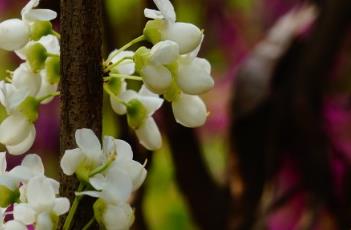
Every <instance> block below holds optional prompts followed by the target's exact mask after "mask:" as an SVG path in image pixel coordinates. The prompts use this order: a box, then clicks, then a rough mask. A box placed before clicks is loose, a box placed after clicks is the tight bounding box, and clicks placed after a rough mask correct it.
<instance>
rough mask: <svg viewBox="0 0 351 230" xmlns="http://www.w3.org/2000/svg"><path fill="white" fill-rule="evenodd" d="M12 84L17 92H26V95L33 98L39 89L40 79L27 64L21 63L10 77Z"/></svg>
mask: <svg viewBox="0 0 351 230" xmlns="http://www.w3.org/2000/svg"><path fill="white" fill-rule="evenodd" d="M12 84H13V85H14V86H15V87H16V88H17V89H19V90H23V91H25V92H28V95H30V96H32V97H34V96H36V95H37V93H38V91H39V89H40V87H41V77H40V75H39V74H36V73H33V71H32V70H31V68H30V67H29V66H28V64H27V63H22V64H21V65H20V66H19V67H18V68H17V69H16V70H15V71H14V72H13V76H12Z"/></svg>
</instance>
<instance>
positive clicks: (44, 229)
mask: <svg viewBox="0 0 351 230" xmlns="http://www.w3.org/2000/svg"><path fill="white" fill-rule="evenodd" d="M48 229H54V224H53V222H52V219H51V216H50V214H49V213H48V212H42V213H40V214H39V215H38V217H37V221H36V224H35V230H48Z"/></svg>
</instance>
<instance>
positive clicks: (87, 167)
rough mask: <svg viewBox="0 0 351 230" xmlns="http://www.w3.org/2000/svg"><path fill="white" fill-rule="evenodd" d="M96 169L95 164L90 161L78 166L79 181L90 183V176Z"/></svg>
mask: <svg viewBox="0 0 351 230" xmlns="http://www.w3.org/2000/svg"><path fill="white" fill-rule="evenodd" d="M95 168H96V165H95V164H94V163H93V162H91V161H89V160H84V161H82V162H81V163H80V164H79V165H78V167H77V170H76V176H77V178H78V179H79V181H81V182H84V183H89V178H90V174H91V172H92V171H93V170H94V169H95Z"/></svg>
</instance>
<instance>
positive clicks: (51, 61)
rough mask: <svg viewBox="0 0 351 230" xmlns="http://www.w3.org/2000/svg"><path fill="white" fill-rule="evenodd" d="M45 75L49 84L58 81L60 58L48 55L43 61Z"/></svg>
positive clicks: (59, 76)
mask: <svg viewBox="0 0 351 230" xmlns="http://www.w3.org/2000/svg"><path fill="white" fill-rule="evenodd" d="M45 69H46V74H47V75H46V77H47V79H48V82H49V83H50V84H52V85H53V84H57V83H58V82H59V81H60V78H61V73H60V58H59V57H48V58H47V59H46V61H45Z"/></svg>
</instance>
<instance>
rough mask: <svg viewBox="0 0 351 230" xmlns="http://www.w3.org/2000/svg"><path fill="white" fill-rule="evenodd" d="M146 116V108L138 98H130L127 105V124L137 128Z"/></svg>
mask: <svg viewBox="0 0 351 230" xmlns="http://www.w3.org/2000/svg"><path fill="white" fill-rule="evenodd" d="M146 118H147V110H146V108H145V106H144V105H143V104H142V103H141V102H140V101H139V100H138V99H133V100H130V101H129V102H128V105H127V121H128V125H129V126H130V127H131V128H133V129H138V128H139V127H140V126H141V125H142V124H143V122H144V121H145V119H146Z"/></svg>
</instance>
